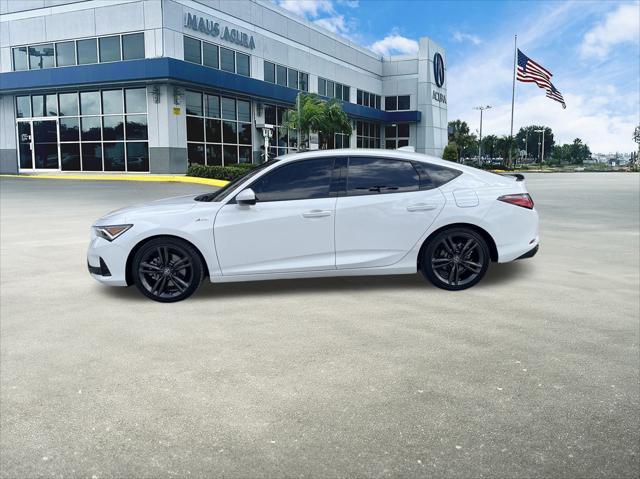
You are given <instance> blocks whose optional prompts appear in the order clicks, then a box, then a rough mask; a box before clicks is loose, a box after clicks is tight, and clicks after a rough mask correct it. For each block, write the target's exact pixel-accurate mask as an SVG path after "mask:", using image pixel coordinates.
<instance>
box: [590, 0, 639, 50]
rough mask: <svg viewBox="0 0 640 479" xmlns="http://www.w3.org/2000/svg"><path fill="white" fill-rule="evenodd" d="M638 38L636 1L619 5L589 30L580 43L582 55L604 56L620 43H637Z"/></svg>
mask: <svg viewBox="0 0 640 479" xmlns="http://www.w3.org/2000/svg"><path fill="white" fill-rule="evenodd" d="M639 38H640V8H639V7H638V4H637V3H633V4H624V5H620V6H619V7H618V8H617V9H616V10H615V11H613V12H610V13H609V14H608V15H607V16H606V17H605V19H604V20H603V21H601V22H599V23H598V24H596V25H595V26H594V27H593V28H592V29H591V30H589V31H588V32H587V33H586V34H585V35H584V38H583V40H582V44H581V45H580V54H581V55H582V56H583V57H597V58H604V57H605V56H606V55H607V54H608V53H609V51H610V50H611V48H613V47H614V46H615V45H618V44H620V43H627V42H634V43H638V39H639Z"/></svg>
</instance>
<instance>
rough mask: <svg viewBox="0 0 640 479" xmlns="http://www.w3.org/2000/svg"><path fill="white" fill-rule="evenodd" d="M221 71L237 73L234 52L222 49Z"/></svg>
mask: <svg viewBox="0 0 640 479" xmlns="http://www.w3.org/2000/svg"><path fill="white" fill-rule="evenodd" d="M220 69H222V70H224V71H227V72H231V73H235V71H236V62H235V58H234V51H233V50H229V49H228V48H222V47H220Z"/></svg>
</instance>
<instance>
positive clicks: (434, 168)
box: [413, 161, 462, 190]
mask: <svg viewBox="0 0 640 479" xmlns="http://www.w3.org/2000/svg"><path fill="white" fill-rule="evenodd" d="M413 166H414V167H415V168H416V170H418V175H420V189H421V190H431V189H433V188H440V187H441V186H442V185H444V184H445V183H449V182H450V181H451V180H453V179H454V178H457V177H458V176H460V175H461V174H462V172H461V171H460V170H454V169H453V168H447V167H446V166H440V165H432V164H429V163H422V162H420V161H414V162H413Z"/></svg>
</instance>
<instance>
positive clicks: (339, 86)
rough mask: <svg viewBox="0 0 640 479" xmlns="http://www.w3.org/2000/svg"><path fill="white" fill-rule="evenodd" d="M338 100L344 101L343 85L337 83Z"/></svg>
mask: <svg viewBox="0 0 640 479" xmlns="http://www.w3.org/2000/svg"><path fill="white" fill-rule="evenodd" d="M336 99H337V100H342V85H340V84H339V83H336Z"/></svg>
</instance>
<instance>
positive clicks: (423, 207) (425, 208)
mask: <svg viewBox="0 0 640 479" xmlns="http://www.w3.org/2000/svg"><path fill="white" fill-rule="evenodd" d="M437 207H438V205H430V204H427V203H418V204H417V205H410V206H407V211H431V210H435V209H436V208H437Z"/></svg>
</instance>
